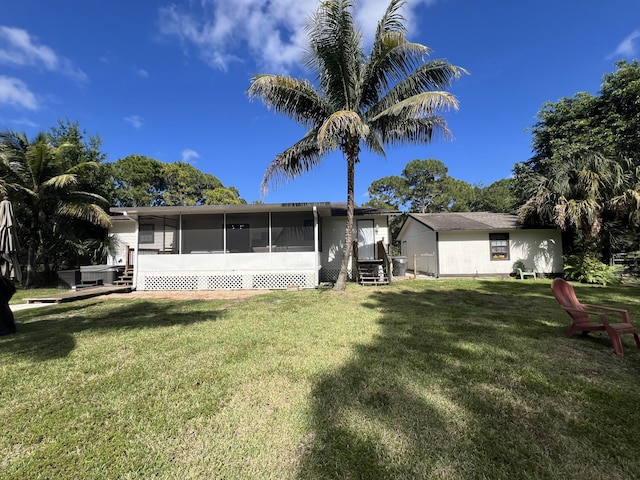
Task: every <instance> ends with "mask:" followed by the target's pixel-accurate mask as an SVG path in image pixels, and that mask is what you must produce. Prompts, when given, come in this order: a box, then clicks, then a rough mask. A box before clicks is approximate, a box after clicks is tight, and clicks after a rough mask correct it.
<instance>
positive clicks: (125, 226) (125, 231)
mask: <svg viewBox="0 0 640 480" xmlns="http://www.w3.org/2000/svg"><path fill="white" fill-rule="evenodd" d="M109 231H110V233H112V234H113V235H115V236H116V238H117V239H118V242H119V245H118V249H117V253H116V255H115V256H114V257H111V258H109V260H108V261H109V264H111V265H124V264H125V263H126V261H127V255H126V251H127V246H129V247H130V248H136V222H134V221H133V220H129V221H126V220H125V221H114V222H113V225H112V227H111V229H110V230H109Z"/></svg>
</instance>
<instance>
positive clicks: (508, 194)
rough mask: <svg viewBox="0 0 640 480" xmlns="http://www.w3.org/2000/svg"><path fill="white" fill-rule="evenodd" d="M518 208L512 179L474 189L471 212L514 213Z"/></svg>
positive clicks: (504, 179)
mask: <svg viewBox="0 0 640 480" xmlns="http://www.w3.org/2000/svg"><path fill="white" fill-rule="evenodd" d="M518 207H519V201H518V199H517V197H516V194H515V192H514V186H513V179H512V178H503V179H501V180H497V181H495V182H493V183H491V184H490V185H487V186H486V187H482V186H477V187H476V188H475V200H474V202H473V207H472V210H473V211H476V212H498V213H514V212H516V211H517V209H518Z"/></svg>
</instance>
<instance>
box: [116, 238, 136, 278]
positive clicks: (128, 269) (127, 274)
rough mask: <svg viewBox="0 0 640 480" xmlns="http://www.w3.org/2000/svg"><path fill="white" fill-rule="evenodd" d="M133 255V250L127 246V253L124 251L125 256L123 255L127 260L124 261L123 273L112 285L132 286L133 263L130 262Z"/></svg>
mask: <svg viewBox="0 0 640 480" xmlns="http://www.w3.org/2000/svg"><path fill="white" fill-rule="evenodd" d="M134 253H135V250H134V249H133V248H130V247H129V246H127V251H126V254H125V256H126V258H127V260H126V263H125V265H124V271H123V272H122V274H121V275H120V276H119V277H118V279H117V280H116V281H114V282H113V284H114V285H121V286H131V285H133V261H132V257H133V254H134Z"/></svg>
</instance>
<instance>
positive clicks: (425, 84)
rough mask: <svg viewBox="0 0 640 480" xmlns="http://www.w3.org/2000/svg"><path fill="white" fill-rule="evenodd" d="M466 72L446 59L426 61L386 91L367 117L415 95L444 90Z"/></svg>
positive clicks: (373, 115)
mask: <svg viewBox="0 0 640 480" xmlns="http://www.w3.org/2000/svg"><path fill="white" fill-rule="evenodd" d="M396 53H397V52H396ZM464 73H467V71H466V70H465V69H463V68H460V67H456V66H455V65H451V64H449V63H448V62H446V61H444V60H434V61H430V62H427V63H424V64H423V65H421V66H419V67H418V68H417V69H416V70H415V71H414V72H413V73H411V74H410V75H408V76H403V79H402V80H401V81H399V82H397V83H396V84H395V85H394V86H393V87H392V88H391V89H390V90H389V91H388V92H386V93H385V94H384V96H382V97H381V98H380V100H379V102H378V103H377V104H376V105H374V106H372V107H371V109H370V110H369V112H368V113H367V117H375V116H376V115H379V114H380V112H383V111H384V110H386V109H388V108H389V107H390V106H392V105H394V104H396V103H398V102H401V101H403V100H406V99H407V98H411V97H413V96H415V95H419V94H421V93H424V92H429V91H438V90H444V89H445V88H447V87H449V86H450V85H451V84H452V83H453V81H454V80H457V79H459V78H460V77H461V76H462V74H464Z"/></svg>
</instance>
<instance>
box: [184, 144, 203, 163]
mask: <svg viewBox="0 0 640 480" xmlns="http://www.w3.org/2000/svg"><path fill="white" fill-rule="evenodd" d="M192 158H200V154H199V153H198V152H196V151H195V150H191V149H190V148H185V149H184V150H182V161H183V162H185V163H189V162H190V160H191V159H192Z"/></svg>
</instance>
